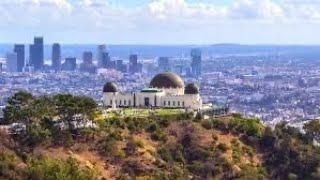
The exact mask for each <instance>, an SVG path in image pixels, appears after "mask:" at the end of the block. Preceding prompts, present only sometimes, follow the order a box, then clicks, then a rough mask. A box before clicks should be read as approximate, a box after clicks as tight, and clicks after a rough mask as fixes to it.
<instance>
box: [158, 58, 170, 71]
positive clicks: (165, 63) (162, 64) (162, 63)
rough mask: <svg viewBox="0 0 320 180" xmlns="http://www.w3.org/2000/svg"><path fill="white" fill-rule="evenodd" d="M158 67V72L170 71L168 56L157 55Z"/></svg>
mask: <svg viewBox="0 0 320 180" xmlns="http://www.w3.org/2000/svg"><path fill="white" fill-rule="evenodd" d="M158 68H159V71H160V72H165V71H170V65H169V58H168V57H159V59H158Z"/></svg>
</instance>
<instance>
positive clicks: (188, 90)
mask: <svg viewBox="0 0 320 180" xmlns="http://www.w3.org/2000/svg"><path fill="white" fill-rule="evenodd" d="M199 92H200V90H199V87H198V86H197V85H196V84H194V83H191V84H188V85H187V86H186V87H185V88H184V94H199Z"/></svg>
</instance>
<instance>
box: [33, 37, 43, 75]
mask: <svg viewBox="0 0 320 180" xmlns="http://www.w3.org/2000/svg"><path fill="white" fill-rule="evenodd" d="M29 63H30V64H31V65H32V66H33V67H34V69H35V70H36V71H37V70H41V68H42V67H43V64H44V52H43V38H42V37H35V38H34V42H33V44H32V45H30V61H29Z"/></svg>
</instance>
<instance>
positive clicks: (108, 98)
mask: <svg viewBox="0 0 320 180" xmlns="http://www.w3.org/2000/svg"><path fill="white" fill-rule="evenodd" d="M134 95H135V96H136V107H145V98H149V105H150V106H152V107H167V108H190V109H201V107H202V99H201V97H200V95H199V94H181V95H172V94H171V95H170V94H169V95H168V94H166V92H165V91H163V92H151V93H150V92H138V93H104V94H103V102H104V105H105V106H106V107H112V108H116V107H133V106H134ZM155 97H156V101H157V103H156V104H155Z"/></svg>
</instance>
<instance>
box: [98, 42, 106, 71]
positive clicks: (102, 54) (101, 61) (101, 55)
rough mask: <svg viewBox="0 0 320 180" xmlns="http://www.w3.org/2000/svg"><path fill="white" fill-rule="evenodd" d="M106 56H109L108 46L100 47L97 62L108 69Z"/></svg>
mask: <svg viewBox="0 0 320 180" xmlns="http://www.w3.org/2000/svg"><path fill="white" fill-rule="evenodd" d="M106 54H107V46H106V45H104V44H102V45H98V48H97V61H98V66H99V67H103V68H106V67H107V62H106Z"/></svg>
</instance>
